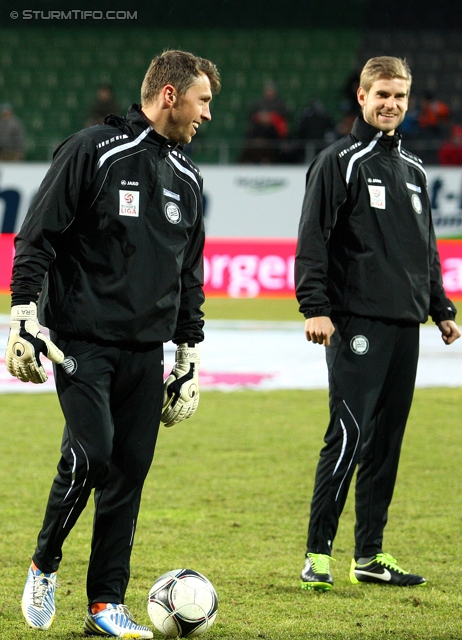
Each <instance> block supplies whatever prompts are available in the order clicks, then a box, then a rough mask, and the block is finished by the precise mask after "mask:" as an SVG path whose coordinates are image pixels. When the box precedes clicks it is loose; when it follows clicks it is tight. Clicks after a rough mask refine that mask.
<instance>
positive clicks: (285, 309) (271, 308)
mask: <svg viewBox="0 0 462 640" xmlns="http://www.w3.org/2000/svg"><path fill="white" fill-rule="evenodd" d="M455 305H456V308H457V309H458V313H459V318H458V321H459V322H461V321H462V320H461V315H462V301H460V300H459V301H455ZM204 312H205V317H206V319H209V320H222V319H225V320H275V321H295V322H296V321H299V322H303V317H302V315H301V314H300V312H299V310H298V303H297V301H296V300H295V298H256V299H248V298H207V300H206V302H205V305H204ZM9 313H10V297H9V296H7V295H4V294H3V295H0V314H9Z"/></svg>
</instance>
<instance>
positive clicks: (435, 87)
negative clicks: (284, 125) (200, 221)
mask: <svg viewBox="0 0 462 640" xmlns="http://www.w3.org/2000/svg"><path fill="white" fill-rule="evenodd" d="M24 11H26V12H27V14H26V13H24ZM52 11H56V12H58V11H59V12H60V13H59V15H60V16H61V17H60V18H59V19H57V18H56V17H55V18H51V15H52V14H51V13H50V12H52ZM107 11H111V12H112V13H111V16H112V17H113V18H114V16H115V18H117V16H118V17H119V19H106V18H105V16H106V12H107ZM69 12H71V13H72V18H71V19H65V18H64V15H69ZM84 12H86V13H84ZM25 15H28V16H29V17H30V19H25ZM55 15H56V14H55ZM31 16H32V17H31ZM83 16H85V17H83ZM460 24H462V3H460V2H459V1H457V0H445V1H444V2H440V3H438V4H436V3H430V2H419V1H418V0H407V2H405V3H402V2H399V1H398V0H389V1H388V2H387V3H386V6H385V7H384V6H380V8H379V7H378V6H377V4H376V3H375V2H372V1H371V0H345V1H344V2H340V0H310V2H303V3H301V2H298V1H296V0H287V1H286V2H284V4H283V5H282V4H281V3H280V2H277V1H276V0H266V1H263V0H254V1H253V2H246V1H245V0H221V1H219V2H213V1H211V0H203V1H202V2H201V3H200V4H198V5H197V6H196V5H191V3H189V2H186V0H172V1H171V2H168V3H166V2H158V1H156V2H152V3H147V2H145V1H144V0H140V1H139V2H136V3H130V4H129V3H126V2H124V1H123V0H116V1H115V2H108V1H107V0H100V1H98V2H97V3H95V4H92V3H89V2H88V1H85V2H83V3H82V4H81V5H79V11H76V10H75V5H74V4H73V3H71V2H69V1H65V2H59V3H58V2H56V1H55V0H20V2H18V3H14V2H11V3H9V4H8V5H4V6H2V7H1V8H0V25H1V26H0V102H1V103H3V102H9V103H11V104H12V106H13V108H14V110H15V112H16V114H17V115H18V116H19V118H20V119H21V120H22V121H23V123H24V124H25V126H26V131H27V152H26V162H25V163H22V166H21V167H19V166H18V167H17V177H16V180H14V179H12V178H10V175H11V169H12V165H9V166H6V165H5V164H4V165H3V166H2V165H1V163H0V192H1V193H0V231H1V232H2V233H0V243H2V242H3V244H2V252H3V258H2V257H0V263H2V264H3V265H5V264H6V265H7V266H6V267H5V266H3V267H2V271H3V272H5V268H6V269H7V270H8V264H9V262H10V249H9V248H7V246H8V247H9V244H8V242H9V241H8V239H7V238H6V237H5V235H6V234H7V233H12V232H15V231H17V229H18V224H19V222H20V218H21V217H23V215H24V211H22V213H20V214H18V211H17V209H16V210H15V211H13V210H14V207H15V204H14V199H15V198H17V199H19V198H22V205H24V204H25V202H26V200H27V198H24V197H22V195H21V193H20V192H21V188H19V187H18V188H16V187H15V186H14V185H15V184H18V183H19V184H22V188H23V189H26V188H27V187H29V190H30V191H31V194H32V192H33V189H32V184H33V183H32V182H30V181H29V184H28V180H29V179H28V177H27V176H28V175H29V174H28V173H27V171H30V170H31V166H32V164H34V163H38V162H42V163H48V162H49V161H50V159H51V155H52V152H53V150H54V148H55V147H56V145H57V144H58V143H59V142H60V141H61V140H63V139H64V138H65V137H67V136H68V135H70V134H71V133H72V132H74V131H76V130H78V129H80V128H82V127H83V126H84V124H85V120H86V117H87V114H88V109H89V106H90V104H91V103H92V101H93V99H94V97H95V93H96V89H97V88H98V86H99V85H100V84H101V83H109V84H111V85H112V86H113V87H114V90H115V94H116V96H117V98H118V99H119V101H120V103H121V105H122V111H123V112H124V111H125V109H126V108H127V107H128V106H129V105H130V104H131V103H132V102H138V101H139V89H140V84H141V81H142V78H143V76H144V73H145V71H146V68H147V66H148V65H149V62H150V60H151V59H152V57H153V56H154V55H156V54H158V53H159V52H161V51H162V50H163V49H165V48H182V49H186V50H191V51H193V52H195V53H197V54H199V55H202V56H205V57H208V58H210V59H212V60H214V61H215V62H216V64H217V65H218V67H219V69H220V71H221V74H222V80H223V88H222V91H221V93H220V94H219V95H218V96H216V98H214V101H213V104H212V115H213V122H212V123H210V124H206V125H204V126H203V127H201V129H200V131H199V133H198V135H197V136H196V137H195V139H194V143H193V145H192V149H191V153H192V157H193V159H194V160H195V161H196V162H197V163H198V164H199V165H200V166H201V168H202V169H203V172H204V175H205V178H206V181H205V187H206V189H212V187H214V185H215V182H214V180H215V177H213V179H210V178H209V177H208V176H209V174H211V173H212V169H213V168H214V167H215V171H219V170H222V171H223V172H225V173H224V174H223V173H222V174H219V177H220V176H221V178H222V180H223V179H224V178H223V175H225V176H227V179H228V182H232V181H234V183H236V182H237V181H240V183H241V186H242V184H243V183H245V182H246V176H247V177H248V180H247V186H249V185H250V188H249V189H244V188H242V189H241V191H240V192H239V191H237V190H235V192H229V193H228V192H226V191H225V189H224V188H221V187H220V189H219V190H218V191H217V192H216V193H215V191H214V190H213V189H212V197H210V198H208V202H207V208H206V209H207V213H208V215H209V218H208V225H209V228H208V235H209V238H210V236H224V237H231V236H232V237H233V245H232V247H230V246H228V247H223V246H220V251H221V254H223V252H225V253H226V252H227V254H229V255H231V256H232V257H231V260H234V262H233V265H234V267H235V271H236V272H237V273H238V274H242V272H245V271H246V270H247V271H248V269H252V268H254V267H252V264H250V263H249V262H248V260H247V262H246V260H244V259H242V257H241V256H242V255H245V256H249V255H252V256H254V255H257V254H260V249H259V250H257V249H256V248H255V244H253V245H249V244H247V245H244V244H242V246H241V247H239V243H238V242H237V240H236V238H237V239H238V238H239V237H246V238H248V237H252V238H258V236H259V235H261V237H265V238H268V237H271V236H272V235H274V236H275V237H277V238H283V237H289V238H292V239H294V237H295V235H296V226H295V224H294V219H295V218H296V217H298V212H299V207H300V204H301V197H302V189H303V173H304V167H303V165H298V167H295V166H293V167H288V166H286V167H284V172H285V173H284V172H283V169H282V166H281V168H280V169H278V170H277V172H276V174H272V173H271V171H273V170H274V167H255V166H253V167H252V166H250V165H247V166H244V165H240V168H239V175H238V176H237V178H236V174H235V173H232V172H230V171H229V170H228V169H229V168H230V167H233V166H234V167H237V166H238V165H236V164H233V163H234V162H235V161H236V158H237V154H238V153H239V149H240V147H241V145H242V141H243V136H244V132H245V129H246V127H247V124H248V114H249V109H250V107H251V105H252V103H253V102H254V101H255V100H256V99H257V98H258V97H259V96H261V94H262V90H263V86H264V84H265V82H267V81H269V80H271V81H273V82H275V83H276V85H277V87H278V91H279V94H280V95H281V96H282V97H283V99H284V100H285V101H286V102H287V105H288V107H289V109H290V113H291V118H292V122H291V123H290V124H291V125H294V124H295V121H296V119H297V117H299V115H300V112H301V109H302V108H303V107H304V106H305V105H306V104H307V102H308V100H312V99H318V100H320V101H322V103H323V104H324V105H325V107H326V108H327V110H328V111H329V112H330V114H331V115H332V116H333V117H334V118H338V117H339V115H340V104H341V99H342V89H343V87H344V85H345V82H346V80H347V79H348V78H349V77H350V76H351V74H352V73H353V72H357V71H358V70H359V69H360V68H361V66H362V65H363V63H364V61H365V60H366V59H367V58H369V57H371V56H373V55H382V54H392V55H399V56H405V57H406V58H407V59H408V61H409V63H410V65H411V69H412V72H413V93H414V94H415V95H422V94H423V93H424V92H425V91H432V92H433V93H435V95H437V96H438V97H439V98H441V99H442V100H444V101H445V102H446V103H447V104H448V105H449V107H450V109H451V113H452V118H453V121H454V122H458V123H462V73H461V72H462V30H460V27H459V25H460ZM458 27H459V28H458ZM418 142H419V141H418ZM422 144H424V145H425V144H429V143H428V141H423V142H422ZM36 166H37V167H39V165H38V164H37V165H36ZM43 167H45V164H44V165H43ZM227 168H228V169H227ZM20 169H21V171H22V172H21V171H20ZM37 170H38V169H37ZM40 170H41V169H40ZM226 171H228V173H226ZM442 172H443V173H441V175H440V174H433V175H432V176H431V186H432V188H434V189H436V190H437V191H438V190H439V191H438V193H439V196H440V198H439V199H440V202H441V203H443V204H444V205H445V207H446V209H445V210H444V211H443V206H441V207H440V210H438V208H437V207H434V212H435V211H436V212H437V213H438V216H440V215H441V214H444V215H445V216H446V218H445V219H444V220H442V224H440V225H439V226H437V233H438V236H439V237H440V238H445V237H446V238H462V168H453V169H442ZM289 174H290V175H291V176H292V178H291V179H289V178H287V179H286V178H285V177H284V176H289ZM214 175H215V174H214ZM265 175H266V176H267V177H269V182H266V183H265V182H264V177H265ZM243 176H244V178H243ZM281 176H282V178H281ZM262 180H263V183H262ZM278 180H279V181H280V182H281V183H282V181H284V180H285V188H286V190H285V191H283V190H282V189H280V190H279V192H278V193H276V190H275V189H274V184H275V181H276V182H277V181H278ZM291 180H292V181H291ZM255 184H257V186H258V187H259V189H258V190H256V189H253V193H251V194H250V195H249V191H251V189H252V186H254V185H255ZM262 184H263V186H264V187H265V189H266V191H265V195H262V191H263V190H262V189H261V188H260V187H261V185H262ZM443 184H445V186H444V188H443V189H442V185H443ZM12 185H13V186H12ZM292 185H297V186H296V187H292ZM234 187H235V184H234ZM267 187H268V188H267ZM34 188H35V183H34ZM257 191H258V193H257ZM435 193H436V191H435ZM225 194H226V195H225ZM234 194H235V195H234ZM206 195H208V194H207V193H206ZM265 198H266V199H265ZM435 199H436V198H435ZM284 202H285V203H289V207H286V211H285V216H286V218H287V221H288V222H287V225H286V229H287V231H285V232H284V224H283V222H282V216H283V215H284V214H282V215H281V212H282V211H283V208H284V207H283V203H284ZM220 203H221V204H220ZM225 203H226V207H225ZM230 203H231V204H230ZM234 203H240V204H239V205H238V206H234ZM231 205H232V206H234V210H235V213H234V212H233V211H232V209H231V213H230V208H231ZM9 207H10V209H9ZM23 208H24V207H23ZM287 208H288V209H289V212H290V216H289V215H288V213H287ZM210 214H212V215H210ZM220 216H221V222H222V223H224V221H225V220H226V221H228V226H227V227H226V226H225V225H224V224H221V225H217V224H215V223H216V221H217V220H220ZM289 218H290V220H289ZM449 218H450V219H451V220H452V222H451V225H452V226H451V228H449V227H448V226H447V220H448V219H449ZM231 219H232V220H233V224H230V223H229V221H230V220H231ZM252 221H253V226H252V228H251V227H250V224H251V222H252ZM265 221H266V224H265ZM230 227H233V228H232V229H230ZM215 229H218V233H217V232H215ZM221 229H224V230H225V231H224V232H221ZM210 230H212V232H211V233H210V232H209V231H210ZM2 234H3V236H4V237H3V239H2ZM445 242H446V241H445ZM451 243H452V244H451V251H450V253H449V254H448V256H447V259H448V260H449V262H448V264H449V265H450V268H451V275H450V278H451V282H452V284H453V287H452V290H451V291H450V293H451V295H452V296H453V297H455V298H462V245H461V244H460V243H459V245H457V242H455V241H454V240H451ZM447 246H449V245H446V247H447ZM285 249H286V248H284V247H281V246H277V247H274V250H273V251H271V248H270V247H268V250H267V255H271V254H277V255H278V256H279V263H278V264H279V266H278V264H276V265H274V264H270V265H269V266H268V265H267V266H266V267H265V268H269V269H270V271H271V270H274V272H275V274H276V276H274V278H273V284H274V282H275V281H276V280H275V278H277V276H278V269H283V268H284V269H286V271H287V273H289V271H290V262H289V261H290V256H287V255H286V254H285V253H284V251H285ZM214 255H215V254H214ZM260 258H261V256H260V257H259V258H258V264H260V263H261V260H260ZM220 259H221V258H220ZM252 259H253V258H252ZM263 259H265V258H264V256H263ZM212 260H213V256H212V257H210V261H212ZM284 261H285V262H284ZM254 262H255V260H254ZM211 263H212V262H211ZM283 263H284V264H285V265H286V266H285V267H282V266H281V265H282V264H283ZM249 264H250V266H249ZM255 264H256V263H255ZM0 266H1V265H0ZM255 268H258V266H257V267H255ZM272 273H273V272H272V271H271V273H270V276H271V277H273V275H272ZM244 275H245V274H244ZM5 281H6V282H7V281H8V275H7V276H5V275H3V279H2V281H1V282H0V289H2V290H3V291H5V289H6V286H5ZM226 286H227V283H225V285H224V289H223V290H220V289H219V288H218V289H216V290H215V291H213V293H215V294H216V293H218V294H219V295H220V293H223V292H224V295H226ZM291 287H292V284H291V283H290V286H289V287H285V290H284V291H282V288H281V290H279V289H278V288H277V287H276V288H275V289H273V290H271V287H270V288H269V289H268V288H267V289H266V291H265V288H264V287H263V288H262V287H261V282H260V284H259V285H258V287H257V288H256V290H258V291H257V293H258V294H259V295H262V289H263V293H266V294H269V295H273V294H276V295H278V293H283V294H284V295H292V288H291ZM228 288H229V287H228ZM208 293H209V294H210V293H211V292H210V291H209V292H208ZM237 295H243V296H247V295H253V294H252V291H250V293H249V290H247V289H245V287H244V289H243V290H242V291H239V290H237Z"/></svg>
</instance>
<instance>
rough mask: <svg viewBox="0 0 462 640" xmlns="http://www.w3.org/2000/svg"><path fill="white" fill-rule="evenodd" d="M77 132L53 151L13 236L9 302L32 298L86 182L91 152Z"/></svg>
mask: <svg viewBox="0 0 462 640" xmlns="http://www.w3.org/2000/svg"><path fill="white" fill-rule="evenodd" d="M87 146H88V142H86V141H85V139H82V138H81V136H80V135H79V134H76V135H74V136H72V137H71V138H68V139H67V140H65V141H64V142H63V143H62V145H61V146H60V147H58V149H57V150H56V152H55V155H54V158H53V162H52V164H51V167H50V168H49V170H48V172H47V174H46V176H45V178H44V179H43V181H42V183H41V185H40V187H39V190H38V192H37V195H36V196H35V198H34V200H33V202H32V204H31V206H30V208H29V211H28V213H27V216H26V218H25V220H24V222H23V224H22V226H21V229H20V230H19V233H18V235H17V236H16V238H15V247H16V254H15V258H14V262H13V278H12V282H11V291H12V304H13V305H15V304H27V303H28V302H36V301H37V299H38V296H39V293H40V291H41V290H42V285H43V280H44V278H45V274H46V273H47V271H48V269H49V266H50V263H51V262H52V260H53V259H54V257H55V251H54V249H53V243H54V240H55V239H56V237H57V236H58V235H59V234H60V233H62V232H63V231H64V230H65V229H66V228H67V227H68V226H69V225H70V224H72V221H73V220H74V218H75V215H76V212H77V209H78V206H79V200H80V198H81V197H82V194H83V192H84V191H85V189H86V188H87V187H88V185H89V183H90V173H91V170H90V165H91V157H90V156H91V154H90V153H89V151H88V149H87Z"/></svg>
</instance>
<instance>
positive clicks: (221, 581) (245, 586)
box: [0, 299, 462, 640]
mask: <svg viewBox="0 0 462 640" xmlns="http://www.w3.org/2000/svg"><path fill="white" fill-rule="evenodd" d="M0 303H1V304H3V303H5V307H4V308H3V307H1V306H0V313H7V310H8V301H7V300H6V299H3V300H2V299H0ZM206 317H208V318H231V319H240V318H244V319H267V320H299V319H301V317H300V316H299V314H298V310H297V305H296V303H295V302H294V301H292V300H258V301H248V300H237V301H234V300H231V301H230V300H220V299H211V300H209V301H207V303H206ZM461 406H462V389H425V390H423V389H418V390H417V391H416V396H415V401H414V405H413V409H412V412H411V417H410V421H409V425H408V429H407V433H406V437H405V440H404V446H403V454H402V459H401V465H400V471H399V476H398V482H397V486H396V491H395V497H394V500H393V503H392V506H391V509H390V519H389V524H388V526H387V528H386V535H385V543H386V544H385V550H386V551H388V552H389V553H391V554H392V555H394V556H395V557H397V559H398V561H399V562H400V563H401V564H402V565H403V566H404V567H405V568H408V569H410V570H413V571H416V572H419V573H421V574H422V575H424V576H425V577H426V578H427V580H428V585H426V586H425V587H420V588H415V589H398V588H391V587H386V586H380V585H359V586H353V585H351V584H350V583H349V581H348V568H349V563H350V560H351V554H352V549H353V525H354V512H353V502H352V499H351V496H350V498H349V501H348V502H347V505H346V509H345V511H344V514H343V516H342V519H341V523H340V529H339V532H338V536H337V538H336V541H335V545H334V551H333V555H334V557H335V559H336V562H335V563H333V573H334V579H335V588H334V589H333V590H332V591H331V592H329V593H325V594H316V593H310V592H306V591H302V590H301V589H300V587H299V581H298V576H299V573H300V570H301V568H302V565H303V553H304V545H305V537H306V526H307V519H308V502H309V498H310V495H311V490H312V486H313V477H314V470H315V467H316V463H317V459H318V455H319V449H320V447H321V443H322V437H323V434H324V430H325V426H326V421H327V392H325V391H276V392H252V391H240V392H233V393H223V392H212V391H207V392H203V393H202V396H201V404H200V407H199V410H198V412H197V414H196V415H195V416H194V418H193V419H191V420H189V421H187V422H185V423H182V424H178V425H176V426H175V427H173V428H171V429H165V428H161V431H160V437H159V441H158V447H157V452H156V456H155V461H154V465H153V467H152V469H151V472H150V474H149V476H148V479H147V482H146V486H145V491H144V494H143V503H142V508H141V513H140V518H139V523H138V532H137V537H136V540H135V547H134V552H133V559H132V577H131V582H130V585H129V590H128V593H127V604H128V606H129V607H130V609H131V610H132V612H133V613H134V616H135V618H136V619H137V620H138V621H139V622H140V623H142V624H148V623H149V620H148V617H147V612H146V596H147V593H148V590H149V587H150V586H151V584H152V583H153V582H154V580H155V579H156V578H157V577H158V576H159V575H161V574H162V573H164V572H165V571H167V570H170V569H174V568H180V567H186V566H187V567H190V568H194V569H197V570H198V571H201V572H202V573H204V574H205V575H207V576H208V577H209V578H210V579H211V580H212V582H213V583H214V585H215V586H216V589H217V591H218V595H219V600H220V604H219V614H218V618H217V621H216V623H215V625H214V626H213V628H212V629H211V630H210V631H209V632H208V633H207V635H206V636H205V637H206V638H210V640H219V639H220V640H221V639H226V640H244V639H245V640H248V639H254V638H255V639H258V638H263V639H266V640H286V639H294V640H305V639H306V640H308V639H314V640H350V639H353V638H354V639H358V638H359V639H371V640H372V639H374V640H377V639H382V638H383V639H389V638H394V639H399V640H408V639H415V640H424V639H425V640H440V639H441V640H449V639H454V640H455V639H458V640H459V639H460V638H461V637H462V616H461V614H462V596H461V585H462V577H461V571H460V565H459V562H460V558H461V556H462V544H461V538H460V530H461V524H462V522H461V521H462V516H461V514H462V491H461V488H460V483H461V471H460V443H461V435H460V419H461ZM62 422H63V420H62V416H61V412H60V409H59V406H58V403H57V399H56V396H55V395H54V394H39V395H35V396H24V395H3V396H0V425H1V427H0V428H1V435H2V439H1V451H2V458H1V464H0V522H1V533H2V535H1V536H0V565H1V566H2V567H3V568H4V573H3V579H2V581H1V586H0V594H1V605H0V640H27V639H28V638H33V637H35V638H38V637H39V638H44V640H46V639H50V640H71V639H75V638H80V637H83V633H82V624H83V619H84V616H85V605H86V600H85V571H86V563H87V559H88V553H89V545H90V531H91V520H92V505H90V504H89V505H88V507H87V510H86V511H85V512H84V514H83V516H82V517H81V519H80V520H79V522H78V523H77V525H76V527H75V528H74V530H73V531H72V533H71V535H70V536H69V538H68V540H67V542H66V544H65V547H64V559H63V562H62V565H61V569H60V572H59V584H60V588H59V589H58V591H57V597H56V599H57V608H58V613H57V616H56V619H55V622H54V624H53V627H52V629H51V630H50V631H48V632H40V633H39V632H36V631H33V630H30V629H28V628H27V627H26V625H25V622H24V621H23V619H22V615H21V609H20V599H21V593H22V589H23V584H24V580H25V575H26V572H27V568H28V563H29V559H30V556H31V554H32V552H33V549H34V545H35V539H36V535H37V533H38V529H39V527H40V524H41V519H42V517H43V509H44V505H45V501H46V498H47V494H48V490H49V486H50V483H51V479H52V477H53V475H54V473H55V469H56V463H57V461H58V457H59V443H60V436H61V431H62ZM155 637H156V638H161V637H162V636H161V635H160V634H159V633H155Z"/></svg>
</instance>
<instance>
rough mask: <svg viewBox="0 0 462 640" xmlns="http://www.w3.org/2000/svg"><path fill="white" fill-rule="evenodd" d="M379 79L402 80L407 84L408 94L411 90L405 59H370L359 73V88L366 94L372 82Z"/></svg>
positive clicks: (380, 57)
mask: <svg viewBox="0 0 462 640" xmlns="http://www.w3.org/2000/svg"><path fill="white" fill-rule="evenodd" d="M381 78H402V79H403V80H406V81H407V83H408V91H407V92H408V94H409V92H410V90H411V83H412V75H411V70H410V68H409V65H408V63H407V62H406V58H394V57H392V56H379V57H377V58H370V59H369V60H368V61H367V62H366V64H365V65H364V67H363V70H362V71H361V77H360V79H359V86H360V87H362V89H364V91H366V93H367V92H368V91H369V89H370V88H371V87H372V85H373V84H374V82H375V81H376V80H380V79H381Z"/></svg>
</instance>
